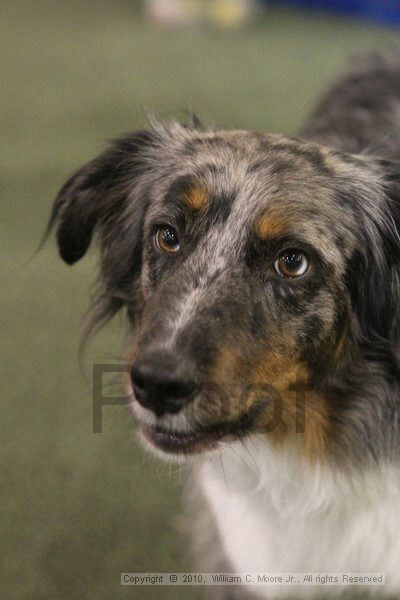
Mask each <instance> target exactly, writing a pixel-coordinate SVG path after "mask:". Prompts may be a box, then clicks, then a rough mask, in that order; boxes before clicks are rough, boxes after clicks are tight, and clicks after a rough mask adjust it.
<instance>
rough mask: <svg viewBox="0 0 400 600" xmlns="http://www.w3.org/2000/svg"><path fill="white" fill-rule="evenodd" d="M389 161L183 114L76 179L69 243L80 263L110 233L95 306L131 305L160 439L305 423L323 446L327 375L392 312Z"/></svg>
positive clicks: (198, 441)
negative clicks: (212, 127) (187, 120)
mask: <svg viewBox="0 0 400 600" xmlns="http://www.w3.org/2000/svg"><path fill="white" fill-rule="evenodd" d="M389 166H390V165H387V164H386V165H385V168H386V169H387V168H389ZM382 169H383V166H382V164H380V165H378V164H377V163H376V162H374V161H372V160H370V159H365V158H356V157H352V156H348V155H343V154H340V153H338V152H334V151H331V150H328V149H326V148H324V147H320V146H317V145H315V144H311V143H307V142H304V141H302V140H298V139H294V138H284V137H282V136H275V135H260V134H252V133H246V132H240V131H238V132H219V133H203V132H199V131H196V130H191V129H185V128H183V127H180V126H178V125H176V124H175V125H172V126H170V127H161V126H158V127H155V128H154V129H152V130H151V131H149V132H142V133H139V134H133V135H132V136H126V137H125V138H122V139H120V140H117V141H116V142H115V143H114V144H113V145H112V146H111V147H110V149H108V150H106V151H105V152H104V153H103V154H102V155H100V157H98V158H97V159H95V160H94V161H93V162H92V163H90V164H89V165H87V166H85V167H83V168H82V169H81V170H80V171H79V172H78V173H77V174H76V175H74V176H73V177H72V178H71V179H70V180H69V181H68V182H67V184H66V185H65V186H64V188H63V189H62V190H61V192H60V194H59V196H58V198H57V200H56V204H55V208H54V213H53V218H52V224H53V223H54V222H55V221H58V241H59V246H60V252H61V255H62V257H63V258H64V259H65V260H66V261H67V262H69V263H73V262H75V261H76V260H78V259H79V258H80V257H81V256H82V255H83V254H84V253H85V251H86V249H87V247H88V245H89V243H90V239H91V235H92V233H93V232H94V231H96V233H98V235H99V239H100V245H101V252H102V277H103V286H104V289H103V292H102V294H101V295H100V296H99V299H98V302H97V306H96V310H97V311H98V312H97V318H98V319H99V320H103V319H104V318H106V317H108V316H111V315H112V314H113V313H114V312H116V311H117V310H118V309H119V308H121V307H122V306H125V307H126V311H127V314H128V317H129V319H130V321H131V323H132V330H133V331H134V335H133V336H132V340H133V341H132V342H131V343H130V344H129V348H128V353H127V356H128V360H129V368H130V377H129V383H128V386H129V388H130V390H131V391H132V390H133V397H134V399H133V407H134V411H135V413H136V416H137V419H138V422H139V428H140V431H141V436H142V437H143V439H145V440H147V442H148V443H149V444H150V445H151V446H152V447H154V448H156V449H158V450H160V451H161V452H163V453H167V454H169V455H177V454H186V455H187V454H192V453H197V452H201V451H208V450H212V449H214V448H218V447H219V445H220V444H224V443H227V442H229V440H232V439H237V438H240V437H242V436H245V435H247V434H248V433H249V432H252V431H262V432H264V433H265V435H269V436H270V437H271V439H273V440H275V441H279V442H281V441H282V440H284V439H285V438H287V437H289V436H290V435H291V434H292V433H294V432H296V431H297V433H298V434H299V435H300V437H301V440H302V444H303V446H304V447H305V448H306V450H307V451H308V452H310V453H311V454H321V453H323V452H324V451H325V449H326V445H327V443H328V439H330V438H332V431H333V429H334V427H335V425H336V422H337V416H338V415H337V412H336V413H335V410H337V409H335V405H334V402H335V399H333V398H332V395H334V394H331V395H330V394H329V392H328V391H327V389H328V386H329V385H330V386H331V388H332V385H333V383H332V382H333V381H334V379H335V376H337V375H338V373H342V375H341V378H342V379H343V371H345V370H346V368H348V366H349V361H350V360H352V361H353V363H354V353H355V347H356V345H357V344H359V343H361V342H360V340H361V339H366V338H367V337H368V335H369V334H370V331H371V330H372V329H373V330H374V331H375V332H376V333H377V335H379V336H380V337H385V338H387V337H389V336H390V329H391V328H392V326H393V319H391V317H390V315H389V314H385V312H384V311H383V302H384V294H382V290H381V289H380V286H381V285H382V284H383V280H384V279H386V283H385V285H387V286H390V285H391V280H392V279H393V277H394V275H393V273H392V271H391V267H390V265H388V263H387V256H388V253H390V252H391V251H392V248H393V239H392V238H394V236H395V235H396V234H395V231H394V230H393V227H392V220H393V214H392V212H391V207H390V206H389V204H390V203H389V202H388V197H387V195H386V194H385V191H384V187H385V185H386V184H388V181H389V180H388V178H386V179H385V177H384V176H383V175H382ZM388 185H389V184H388ZM388 279H389V280H390V281H388ZM386 310H389V309H388V308H387V309H386ZM357 351H359V348H358V350H357ZM328 382H329V384H328ZM304 386H305V387H306V388H307V392H306V396H305V401H304V395H303V394H302V393H300V395H299V390H302V389H304Z"/></svg>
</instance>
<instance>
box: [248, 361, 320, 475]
mask: <svg viewBox="0 0 400 600" xmlns="http://www.w3.org/2000/svg"><path fill="white" fill-rule="evenodd" d="M252 378H253V382H254V384H255V383H256V382H258V383H259V384H260V385H270V386H271V387H272V389H273V391H272V394H271V403H270V405H269V406H268V407H267V409H266V411H265V413H264V414H263V418H262V422H261V423H260V425H261V432H262V431H263V429H264V431H265V435H268V436H269V438H270V439H271V440H272V442H273V443H274V444H276V445H278V446H279V445H282V444H284V443H285V442H287V441H288V440H289V439H292V440H293V439H294V440H295V443H297V444H298V445H299V450H300V452H301V454H302V456H303V457H304V459H305V460H307V461H308V462H310V463H317V462H318V461H321V460H323V458H324V456H325V454H326V450H327V444H328V439H329V429H330V423H329V411H328V404H327V401H326V400H325V399H324V398H323V397H321V396H319V395H318V394H316V393H315V392H314V391H313V390H310V389H309V388H310V385H309V384H308V382H309V379H310V377H309V373H308V372H307V369H306V368H305V367H304V365H302V364H301V363H299V362H298V361H296V360H295V359H288V358H286V357H282V356H281V357H280V356H275V357H274V356H273V355H271V353H267V354H266V355H264V358H263V361H262V362H261V363H260V364H259V365H258V366H257V368H256V369H255V370H254V371H253V376H252ZM254 401H255V400H253V402H254Z"/></svg>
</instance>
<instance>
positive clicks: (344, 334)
mask: <svg viewBox="0 0 400 600" xmlns="http://www.w3.org/2000/svg"><path fill="white" fill-rule="evenodd" d="M348 332H349V325H348V323H346V324H345V326H344V327H343V331H342V333H341V334H340V337H339V340H338V342H337V344H336V348H335V352H334V359H335V361H338V360H339V358H340V357H341V356H342V354H343V350H344V347H345V345H346V340H347V335H348Z"/></svg>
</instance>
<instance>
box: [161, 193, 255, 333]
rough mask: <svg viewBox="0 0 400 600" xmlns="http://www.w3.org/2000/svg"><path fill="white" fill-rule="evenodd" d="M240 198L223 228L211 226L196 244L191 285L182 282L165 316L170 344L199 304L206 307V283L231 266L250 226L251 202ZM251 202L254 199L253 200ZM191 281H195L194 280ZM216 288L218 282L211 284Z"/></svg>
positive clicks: (252, 210) (233, 205) (192, 258)
mask: <svg viewBox="0 0 400 600" xmlns="http://www.w3.org/2000/svg"><path fill="white" fill-rule="evenodd" d="M243 195H244V194H243V192H241V194H240V196H241V197H236V198H234V199H233V204H232V210H231V213H230V215H229V217H228V219H227V220H226V222H225V223H224V224H223V225H219V226H217V225H215V226H214V227H212V228H211V230H210V231H209V232H208V234H207V235H206V236H205V237H204V238H203V240H202V241H201V242H200V243H199V246H198V247H197V249H196V251H195V252H194V253H193V255H192V256H191V257H190V259H189V260H190V264H191V266H192V268H191V269H190V268H188V277H191V276H192V275H191V273H196V277H194V278H193V284H192V285H191V284H190V282H188V281H185V282H184V284H185V287H186V286H187V287H186V290H187V291H186V293H185V294H184V295H182V296H181V297H180V299H179V301H178V302H177V304H176V305H175V306H174V311H173V314H171V316H170V317H169V327H170V330H171V337H170V339H169V345H172V344H173V343H174V342H175V340H176V337H177V336H178V335H179V333H180V332H181V331H182V330H183V329H184V328H185V327H186V326H187V325H188V324H189V323H190V321H191V320H192V319H193V317H195V316H196V314H197V311H198V309H199V307H200V306H201V305H203V306H207V304H208V303H209V302H210V296H211V286H210V281H211V280H215V275H218V278H221V281H220V285H222V279H223V278H225V277H226V274H227V273H228V272H229V270H230V269H231V268H232V267H234V265H235V262H236V261H237V260H238V257H239V255H240V254H241V249H242V247H243V242H244V240H245V238H246V236H247V230H248V228H249V226H251V224H252V221H253V219H252V215H253V213H254V201H253V202H252V197H251V195H250V194H249V196H250V197H249V198H248V199H247V201H246V199H245V198H243ZM253 200H254V199H253ZM194 280H195V281H194ZM214 283H215V285H217V286H218V279H217V280H216V281H213V285H214Z"/></svg>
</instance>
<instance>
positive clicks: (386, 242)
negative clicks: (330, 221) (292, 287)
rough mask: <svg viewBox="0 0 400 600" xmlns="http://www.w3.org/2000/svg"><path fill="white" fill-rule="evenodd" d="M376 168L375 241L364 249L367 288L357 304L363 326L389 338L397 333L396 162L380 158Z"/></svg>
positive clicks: (399, 228)
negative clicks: (378, 201)
mask: <svg viewBox="0 0 400 600" xmlns="http://www.w3.org/2000/svg"><path fill="white" fill-rule="evenodd" d="M378 169H379V176H380V187H381V189H382V191H383V192H384V198H383V206H381V207H380V210H379V217H378V218H377V222H376V223H375V226H376V228H377V230H378V236H379V244H378V239H373V240H371V242H370V243H368V244H367V245H366V246H367V247H366V248H365V250H364V252H365V254H366V255H367V256H369V260H367V263H366V266H365V269H364V271H365V272H364V277H363V279H364V282H366V283H364V285H366V286H367V290H366V289H364V290H363V291H362V295H361V298H360V304H361V305H362V307H363V308H362V311H363V316H364V323H365V324H366V325H367V328H368V329H369V330H370V331H372V332H374V333H375V334H378V336H379V337H380V338H381V339H384V340H386V341H393V340H396V338H397V336H398V334H399V333H400V331H399V325H400V314H399V306H400V162H397V161H392V160H386V159H380V160H378ZM377 249H378V250H379V252H377V251H376V250H377ZM374 254H375V256H374ZM396 341H397V340H396Z"/></svg>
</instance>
